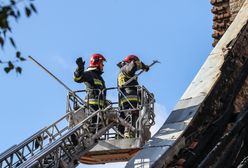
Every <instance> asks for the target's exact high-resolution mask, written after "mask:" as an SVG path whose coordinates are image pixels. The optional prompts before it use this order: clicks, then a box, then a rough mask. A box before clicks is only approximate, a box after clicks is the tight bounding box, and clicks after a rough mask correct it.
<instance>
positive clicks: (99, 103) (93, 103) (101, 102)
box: [86, 99, 104, 106]
mask: <svg viewBox="0 0 248 168" xmlns="http://www.w3.org/2000/svg"><path fill="white" fill-rule="evenodd" d="M86 102H87V103H88V104H90V105H99V106H104V101H103V100H97V99H89V100H86Z"/></svg>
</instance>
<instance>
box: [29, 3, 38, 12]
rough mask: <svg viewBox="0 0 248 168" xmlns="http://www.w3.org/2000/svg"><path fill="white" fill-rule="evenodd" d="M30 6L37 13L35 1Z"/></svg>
mask: <svg viewBox="0 0 248 168" xmlns="http://www.w3.org/2000/svg"><path fill="white" fill-rule="evenodd" d="M30 8H31V9H32V10H33V11H34V12H35V13H37V10H36V7H35V6H34V4H33V3H30Z"/></svg>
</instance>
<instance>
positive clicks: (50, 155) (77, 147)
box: [19, 106, 113, 168]
mask: <svg viewBox="0 0 248 168" xmlns="http://www.w3.org/2000/svg"><path fill="white" fill-rule="evenodd" d="M109 107H110V106H108V107H106V108H105V109H104V110H103V111H106V110H108V109H109ZM101 111H102V110H98V111H95V112H94V113H92V115H90V116H89V117H87V118H86V119H84V120H83V121H82V122H81V123H79V124H78V125H76V126H75V127H73V128H72V129H70V130H69V131H68V132H66V133H65V134H64V135H63V136H61V137H59V138H58V139H57V140H56V141H54V142H52V143H51V144H50V145H49V146H47V147H46V148H44V149H43V150H41V151H40V152H39V153H38V154H36V155H34V156H32V157H31V158H30V159H29V160H28V161H26V162H24V163H23V164H21V165H20V166H19V168H26V167H62V168H74V167H76V166H77V165H78V159H79V156H80V155H82V154H84V153H86V152H87V151H88V150H90V149H91V148H92V147H93V146H94V145H95V144H96V143H97V139H98V138H99V137H100V136H101V135H102V134H104V133H105V132H106V131H107V130H108V129H110V128H111V127H112V126H113V123H109V124H108V125H106V126H105V127H103V128H101V129H100V130H99V131H98V132H97V133H95V134H94V135H92V133H91V132H89V129H88V121H89V119H91V118H92V117H93V116H95V115H97V114H98V113H100V112H101ZM73 136H75V139H74V140H73V138H72V137H73ZM75 140H76V141H77V143H76V144H75Z"/></svg>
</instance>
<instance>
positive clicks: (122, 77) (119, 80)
mask: <svg viewBox="0 0 248 168" xmlns="http://www.w3.org/2000/svg"><path fill="white" fill-rule="evenodd" d="M125 78H126V79H130V78H131V77H130V76H128V75H124V74H123V73H122V72H121V73H120V74H119V76H118V86H122V85H123V84H124V83H126V80H125Z"/></svg>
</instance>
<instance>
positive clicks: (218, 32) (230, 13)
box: [210, 0, 245, 46]
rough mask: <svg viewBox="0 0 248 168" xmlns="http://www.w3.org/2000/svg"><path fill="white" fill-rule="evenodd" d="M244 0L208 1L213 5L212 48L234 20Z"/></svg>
mask: <svg viewBox="0 0 248 168" xmlns="http://www.w3.org/2000/svg"><path fill="white" fill-rule="evenodd" d="M244 1H245V0H210V3H211V4H212V5H213V8H212V10H211V12H212V13H213V34H212V37H213V38H214V42H213V44H212V45H213V46H215V45H216V44H217V43H218V41H219V40H220V38H221V37H222V36H223V34H224V33H225V31H226V30H227V28H228V27H229V26H230V24H231V23H232V21H233V20H234V19H235V17H236V15H237V13H238V11H239V10H240V8H241V7H242V5H243V3H244Z"/></svg>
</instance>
